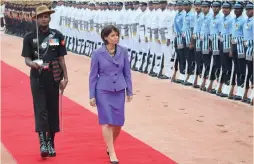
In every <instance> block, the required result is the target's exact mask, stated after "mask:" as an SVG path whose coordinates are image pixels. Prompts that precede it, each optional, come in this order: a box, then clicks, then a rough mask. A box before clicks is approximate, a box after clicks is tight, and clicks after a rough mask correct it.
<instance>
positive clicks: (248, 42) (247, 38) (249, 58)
mask: <svg viewBox="0 0 254 164" xmlns="http://www.w3.org/2000/svg"><path fill="white" fill-rule="evenodd" d="M245 9H246V14H247V16H248V18H247V20H246V22H245V23H244V25H243V37H244V38H243V39H244V45H245V55H246V57H245V59H246V66H247V70H248V73H246V76H247V78H246V80H245V83H246V84H245V85H246V87H245V93H244V96H243V100H242V101H243V102H246V103H251V104H252V105H253V95H254V93H253V46H254V39H253V23H254V22H253V3H252V2H248V3H247V5H246V7H245ZM250 86H252V90H251V95H250V96H249V98H248V90H249V88H250Z"/></svg>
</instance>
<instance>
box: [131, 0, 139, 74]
mask: <svg viewBox="0 0 254 164" xmlns="http://www.w3.org/2000/svg"><path fill="white" fill-rule="evenodd" d="M133 8H134V10H133V17H132V19H131V37H132V45H131V47H130V48H131V49H132V51H131V58H132V60H131V68H132V70H137V69H135V67H136V64H137V61H138V54H139V48H140V42H139V34H138V33H139V22H140V18H141V15H142V11H141V9H140V7H139V1H134V2H133Z"/></svg>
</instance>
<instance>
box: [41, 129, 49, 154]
mask: <svg viewBox="0 0 254 164" xmlns="http://www.w3.org/2000/svg"><path fill="white" fill-rule="evenodd" d="M46 137H47V136H46V132H39V140H40V151H41V157H47V156H48V154H49V152H48V147H47V141H46Z"/></svg>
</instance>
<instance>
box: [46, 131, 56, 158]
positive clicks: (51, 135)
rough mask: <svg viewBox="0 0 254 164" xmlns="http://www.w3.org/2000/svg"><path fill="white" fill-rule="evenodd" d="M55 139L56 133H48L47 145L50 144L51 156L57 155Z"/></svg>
mask: <svg viewBox="0 0 254 164" xmlns="http://www.w3.org/2000/svg"><path fill="white" fill-rule="evenodd" d="M54 139H55V133H48V138H47V146H48V152H49V157H55V156H56V151H55V143H54Z"/></svg>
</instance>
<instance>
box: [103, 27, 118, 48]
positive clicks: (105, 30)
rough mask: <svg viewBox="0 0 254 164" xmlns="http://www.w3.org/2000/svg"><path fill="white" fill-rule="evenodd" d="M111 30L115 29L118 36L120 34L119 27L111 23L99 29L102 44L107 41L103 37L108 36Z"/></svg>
mask: <svg viewBox="0 0 254 164" xmlns="http://www.w3.org/2000/svg"><path fill="white" fill-rule="evenodd" d="M113 31H115V32H116V33H117V34H118V36H119V35H120V32H119V29H118V28H117V27H115V26H113V25H109V26H106V27H104V28H103V29H102V30H101V39H102V40H103V42H104V44H108V41H107V40H105V37H108V36H109V34H110V33H111V32H113Z"/></svg>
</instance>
